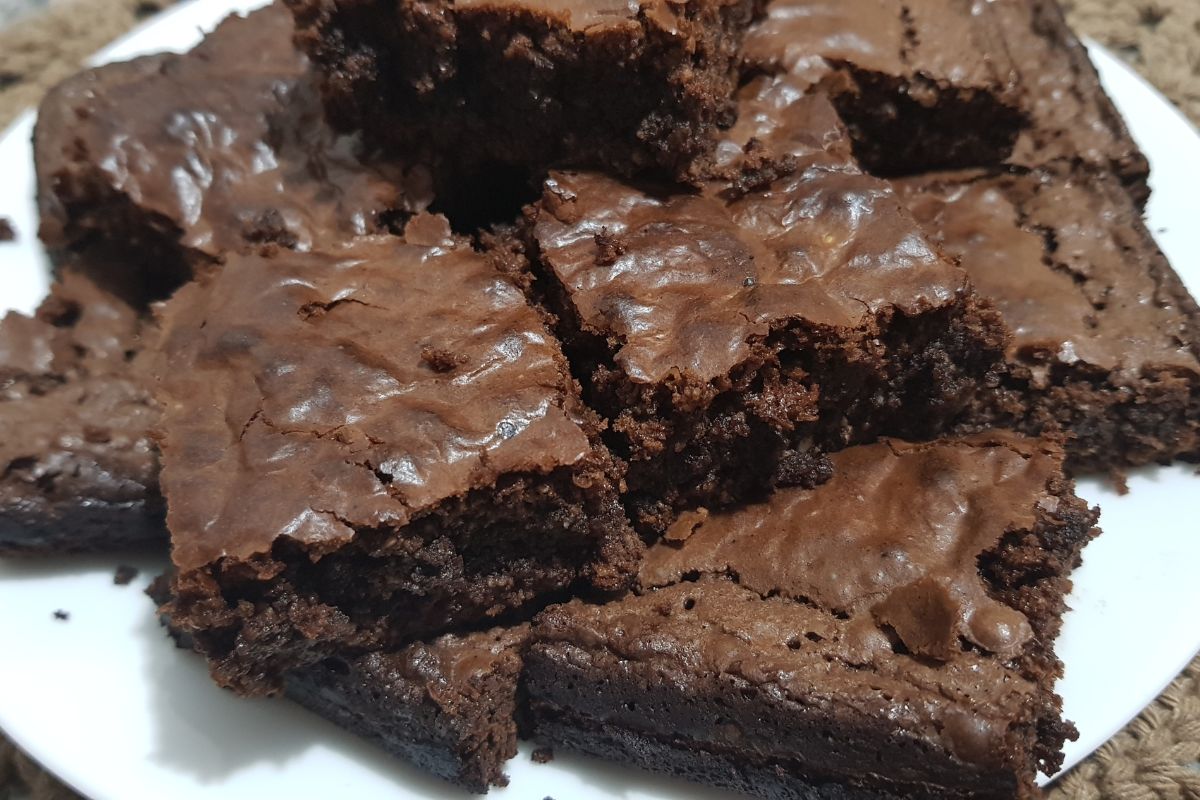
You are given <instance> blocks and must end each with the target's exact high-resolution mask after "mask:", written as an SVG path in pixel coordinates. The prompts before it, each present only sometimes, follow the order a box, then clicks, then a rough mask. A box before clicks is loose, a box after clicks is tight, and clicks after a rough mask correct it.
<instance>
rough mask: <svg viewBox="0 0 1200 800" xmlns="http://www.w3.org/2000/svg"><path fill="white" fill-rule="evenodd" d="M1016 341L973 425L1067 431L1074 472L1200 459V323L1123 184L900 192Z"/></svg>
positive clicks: (956, 185)
mask: <svg viewBox="0 0 1200 800" xmlns="http://www.w3.org/2000/svg"><path fill="white" fill-rule="evenodd" d="M896 186H897V188H898V190H899V191H900V193H901V195H902V196H903V197H904V199H905V201H906V202H907V204H908V205H909V208H911V209H912V211H913V213H914V214H915V215H916V217H917V218H918V219H919V220H920V221H921V223H922V224H923V225H925V226H926V229H927V230H928V232H929V234H930V236H931V237H933V238H934V239H936V240H937V241H938V242H939V243H940V244H941V246H942V247H943V248H944V249H945V250H946V252H947V253H950V254H952V255H953V256H955V257H956V258H959V259H960V260H961V263H962V265H963V267H964V268H965V269H966V271H967V273H968V274H969V275H970V276H971V280H972V282H973V283H974V284H975V286H976V288H977V289H978V291H979V293H980V294H981V295H983V296H986V297H988V298H990V299H991V300H992V301H993V302H994V303H995V305H996V307H997V308H998V309H999V311H1000V312H1001V313H1002V315H1003V316H1004V319H1005V321H1006V322H1007V323H1008V326H1009V328H1011V329H1012V332H1013V338H1012V341H1011V342H1010V343H1009V346H1008V352H1007V360H1008V368H1007V373H1006V375H1005V376H1004V380H1003V382H1002V385H1001V390H1000V392H998V393H997V394H995V395H992V396H990V397H984V398H981V399H982V400H984V401H985V402H983V403H981V404H980V405H979V406H978V407H976V408H974V409H972V411H971V413H970V414H969V420H968V424H969V425H971V426H976V427H987V426H992V425H1003V426H1008V427H1013V428H1017V429H1020V430H1022V431H1025V432H1028V433H1038V432H1041V431H1044V430H1062V431H1065V432H1068V433H1070V434H1071V435H1072V437H1073V438H1071V439H1070V441H1069V442H1068V444H1067V451H1068V453H1069V455H1070V465H1071V467H1072V468H1074V469H1079V470H1110V469H1120V468H1121V467H1125V466H1131V465H1137V464H1145V463H1150V462H1155V461H1164V460H1168V459H1171V458H1173V457H1176V456H1183V457H1187V458H1195V457H1196V456H1200V360H1198V356H1200V312H1198V311H1197V307H1196V303H1195V301H1194V300H1193V299H1192V297H1191V296H1190V295H1189V294H1188V291H1187V289H1186V288H1185V287H1184V285H1183V283H1182V282H1181V281H1180V280H1179V276H1178V275H1176V274H1175V272H1174V270H1172V269H1171V265H1170V264H1169V263H1168V262H1167V259H1166V258H1165V257H1164V256H1163V254H1162V252H1161V251H1160V250H1159V249H1158V247H1157V246H1156V245H1155V243H1154V240H1153V239H1152V238H1151V236H1150V234H1149V232H1148V231H1147V230H1146V228H1145V226H1144V225H1143V224H1142V220H1141V215H1140V213H1139V212H1138V209H1137V208H1136V207H1135V206H1134V204H1133V201H1132V200H1131V199H1130V197H1129V196H1128V194H1127V193H1126V191H1125V190H1124V188H1123V187H1122V185H1121V183H1120V181H1119V179H1118V178H1115V177H1112V176H1101V175H1097V174H1095V173H1091V172H1087V173H1079V174H1075V175H1062V174H1060V173H1059V172H1057V171H1055V172H1032V173H1029V174H1021V175H978V174H969V173H968V174H953V173H952V174H941V175H928V176H923V177H917V178H911V179H908V180H905V181H898V182H897V183H896Z"/></svg>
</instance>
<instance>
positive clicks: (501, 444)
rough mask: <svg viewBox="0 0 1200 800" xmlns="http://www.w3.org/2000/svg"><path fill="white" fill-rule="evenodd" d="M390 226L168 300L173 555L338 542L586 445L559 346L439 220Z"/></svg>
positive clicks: (247, 266)
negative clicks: (393, 231)
mask: <svg viewBox="0 0 1200 800" xmlns="http://www.w3.org/2000/svg"><path fill="white" fill-rule="evenodd" d="M405 233H406V239H407V243H404V242H401V241H400V240H397V239H387V238H366V239H360V240H357V241H356V242H354V243H352V244H350V245H349V246H347V247H346V248H345V249H343V250H340V251H333V252H330V253H326V254H315V253H314V254H294V255H288V256H286V257H283V256H280V257H276V258H274V259H265V258H261V257H258V256H248V257H243V258H239V259H231V260H230V262H229V263H228V264H227V266H226V268H225V269H224V270H223V271H222V272H221V273H220V274H219V275H218V276H216V278H215V279H214V280H212V281H209V282H201V283H198V284H192V285H189V286H188V287H185V289H183V290H182V291H181V292H180V293H179V294H178V295H177V296H176V298H175V299H173V300H172V302H171V303H170V305H169V307H168V311H167V313H166V315H165V320H164V337H165V339H164V350H165V353H166V356H165V366H164V369H163V372H164V378H163V381H162V396H163V399H164V405H165V408H164V413H165V422H164V429H165V430H166V431H167V436H166V439H165V440H164V443H163V446H164V450H165V452H166V453H167V458H166V460H165V469H164V474H163V483H164V487H165V489H166V492H167V495H168V497H170V498H171V503H170V517H169V521H170V527H171V531H172V534H173V537H174V543H175V545H174V558H175V563H176V565H177V566H179V567H180V568H183V569H187V568H193V567H197V566H199V565H202V564H204V563H206V562H209V561H211V560H213V559H215V558H218V557H220V556H223V555H224V556H235V557H242V558H245V557H249V556H252V555H254V554H256V553H265V552H269V551H270V549H271V546H272V543H273V542H274V540H275V539H276V538H277V537H280V536H286V537H288V538H291V539H294V540H298V541H302V542H304V543H305V544H306V545H307V546H309V547H311V548H312V549H313V551H314V552H320V551H322V550H332V549H336V547H337V546H339V543H342V542H345V541H346V540H348V539H350V538H352V537H353V535H354V531H355V529H357V528H362V527H369V528H380V527H384V526H387V527H400V526H403V525H404V524H405V523H406V522H407V521H408V520H409V519H410V518H411V517H413V516H414V515H416V514H418V513H419V512H422V511H424V510H427V509H429V508H430V507H433V506H435V505H437V504H438V503H439V502H441V501H443V500H446V499H448V498H453V497H456V496H461V495H463V494H464V493H466V492H468V491H469V490H471V489H474V488H478V487H483V486H488V485H490V484H491V483H492V482H493V481H495V480H496V478H497V477H498V476H501V475H503V474H505V473H510V472H534V473H546V472H549V471H551V470H553V469H555V468H557V467H560V466H567V465H571V464H574V463H575V462H578V461H580V460H581V459H584V458H585V457H586V456H587V455H588V454H589V453H590V452H591V449H592V445H591V443H590V442H589V439H588V435H587V434H586V433H585V431H584V429H583V427H581V422H580V418H579V417H578V416H577V415H578V413H579V412H578V409H576V408H574V407H573V406H572V405H571V402H572V401H571V394H570V387H569V386H568V385H567V384H568V381H569V378H568V377H565V376H566V375H567V373H566V368H565V363H564V361H563V358H562V355H561V353H560V351H559V349H558V346H557V344H556V343H555V341H554V340H553V339H552V338H551V337H550V335H549V334H548V333H547V331H546V330H545V328H544V327H543V325H542V322H541V319H540V318H539V316H538V315H537V313H536V312H535V311H534V310H533V309H532V308H531V307H530V306H529V305H528V304H527V303H526V302H525V299H524V297H523V296H522V294H521V292H520V290H519V289H518V288H516V287H515V286H513V285H512V284H511V283H509V282H508V281H507V280H506V279H505V278H504V277H503V276H502V275H501V274H500V273H499V272H497V271H496V270H495V269H494V268H493V267H492V265H491V264H490V263H489V262H488V260H487V259H486V258H485V257H484V256H482V255H480V254H477V253H475V252H474V251H473V250H471V248H470V247H469V246H467V245H466V244H465V243H463V242H462V241H460V240H457V239H454V238H452V237H451V236H450V232H449V228H448V227H447V225H446V223H445V220H444V219H442V218H440V217H432V216H420V217H417V218H415V220H414V221H413V222H411V223H410V224H409V226H408V228H407V229H406V232H405ZM172 489H177V490H179V491H177V492H172Z"/></svg>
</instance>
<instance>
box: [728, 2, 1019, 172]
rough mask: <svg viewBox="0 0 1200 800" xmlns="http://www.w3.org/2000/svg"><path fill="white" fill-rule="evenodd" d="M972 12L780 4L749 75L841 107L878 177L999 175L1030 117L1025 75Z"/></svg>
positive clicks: (757, 38) (949, 5)
mask: <svg viewBox="0 0 1200 800" xmlns="http://www.w3.org/2000/svg"><path fill="white" fill-rule="evenodd" d="M978 5H979V4H977V3H974V2H972V0H914V1H913V2H905V3H899V2H896V1H895V0H772V2H771V3H770V4H769V5H768V7H767V17H766V19H764V20H763V21H761V22H759V23H757V24H755V25H754V26H752V27H751V29H750V31H749V32H748V33H747V35H746V41H745V49H744V53H743V60H744V62H745V68H746V69H747V70H748V71H749V72H750V73H751V74H753V73H756V72H767V73H770V74H780V73H785V74H789V75H791V76H792V77H793V79H796V80H801V81H803V82H805V83H808V84H809V85H811V86H814V87H819V88H820V89H821V90H822V91H826V92H828V93H829V94H830V96H831V97H832V98H833V100H834V103H835V104H836V105H837V108H838V112H839V113H840V114H841V115H842V117H843V119H844V120H845V122H846V125H847V127H848V128H849V130H850V134H851V136H852V138H853V141H854V149H855V154H856V155H857V156H858V158H859V160H860V161H861V163H862V165H863V166H864V167H865V168H866V169H867V170H868V171H870V172H872V173H875V174H879V175H906V174H912V173H916V172H923V171H925V170H928V169H938V168H942V169H945V168H950V167H967V166H980V165H995V164H999V163H1001V162H1003V161H1004V159H1005V158H1006V157H1007V156H1008V154H1009V153H1010V152H1011V151H1012V148H1013V144H1014V142H1015V141H1016V138H1017V136H1018V133H1019V131H1020V130H1021V128H1022V127H1023V125H1024V122H1025V117H1024V115H1023V114H1022V112H1021V110H1020V95H1019V91H1018V87H1017V79H1016V72H1015V68H1014V65H1013V63H1012V61H1011V60H1010V59H1009V57H1008V53H1007V52H1006V50H1005V48H1004V46H1003V44H1002V43H1001V42H1000V40H999V38H998V36H997V35H996V31H995V30H994V27H993V26H992V25H991V24H989V23H988V21H987V18H986V17H985V16H983V15H981V12H980V10H979V9H978V7H977V6H978Z"/></svg>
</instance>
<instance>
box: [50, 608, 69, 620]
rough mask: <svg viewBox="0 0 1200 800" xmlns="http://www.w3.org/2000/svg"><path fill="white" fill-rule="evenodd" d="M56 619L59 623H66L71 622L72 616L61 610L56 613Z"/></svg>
mask: <svg viewBox="0 0 1200 800" xmlns="http://www.w3.org/2000/svg"><path fill="white" fill-rule="evenodd" d="M54 618H55V619H56V620H58V621H59V622H66V621H67V620H69V619H70V618H71V615H70V614H68V613H67V612H66V611H63V610H62V609H61V608H60V609H58V610H57V611H55V612H54Z"/></svg>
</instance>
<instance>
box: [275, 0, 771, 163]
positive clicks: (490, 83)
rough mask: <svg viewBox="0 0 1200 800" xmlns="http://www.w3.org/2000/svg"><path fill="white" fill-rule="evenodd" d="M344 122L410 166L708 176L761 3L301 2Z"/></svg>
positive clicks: (297, 5)
mask: <svg viewBox="0 0 1200 800" xmlns="http://www.w3.org/2000/svg"><path fill="white" fill-rule="evenodd" d="M288 4H289V5H290V6H291V7H292V9H293V10H294V12H295V15H296V21H297V30H298V35H297V41H298V42H299V43H300V45H301V46H302V48H303V49H304V50H305V51H306V52H307V53H308V54H309V55H310V56H311V57H312V59H313V61H314V62H315V63H316V64H317V65H318V66H319V67H320V69H321V71H322V75H323V78H324V80H323V90H324V95H325V99H326V102H327V107H328V110H329V114H330V118H331V120H332V121H333V122H334V123H335V124H336V125H339V126H340V127H341V128H342V129H345V130H359V129H361V130H363V131H364V133H365V134H366V136H367V138H368V140H369V141H371V142H372V143H375V144H378V145H380V146H382V147H384V148H386V149H389V150H391V151H392V152H395V153H400V154H403V155H406V156H408V157H412V156H413V155H414V154H425V153H428V152H429V151H430V148H431V147H432V150H433V152H434V153H435V154H436V155H440V156H442V157H444V158H448V159H449V160H451V161H456V162H457V161H461V160H463V159H478V160H481V161H483V162H488V161H499V162H505V163H516V164H521V165H527V166H530V167H532V168H535V169H543V168H545V167H547V166H552V165H558V166H562V165H576V166H579V165H587V166H597V167H605V168H608V169H611V170H616V171H617V172H619V173H622V174H633V173H641V172H644V171H647V170H654V171H659V172H662V173H665V174H667V175H669V176H674V177H677V178H682V179H692V178H695V177H696V176H698V175H703V174H704V173H705V171H706V164H707V159H708V156H709V154H710V152H711V149H712V145H713V142H714V137H715V134H716V132H717V130H718V128H719V127H720V126H722V125H724V124H726V123H728V122H729V121H730V120H731V119H732V111H733V109H732V103H731V96H732V94H733V90H734V88H735V87H736V85H737V69H736V67H737V64H736V61H737V52H738V47H739V44H740V42H741V38H742V34H743V32H744V30H745V28H746V27H747V26H748V25H749V23H750V21H751V20H752V18H753V17H754V16H755V15H756V14H757V13H758V12H760V11H761V5H762V0H634V1H633V2H625V0H573V1H572V2H570V3H560V4H555V3H546V2H541V1H540V0H499V2H489V3H484V2H478V1H477V0H471V1H470V2H466V1H464V0H459V1H458V2H454V1H453V0H400V1H399V2H395V3H384V2H380V0H288Z"/></svg>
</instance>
